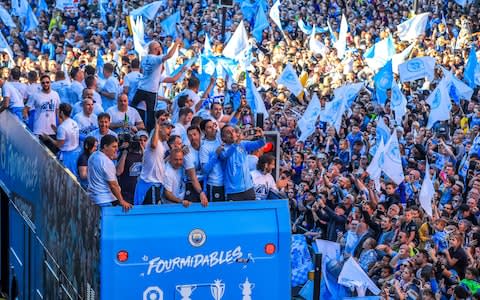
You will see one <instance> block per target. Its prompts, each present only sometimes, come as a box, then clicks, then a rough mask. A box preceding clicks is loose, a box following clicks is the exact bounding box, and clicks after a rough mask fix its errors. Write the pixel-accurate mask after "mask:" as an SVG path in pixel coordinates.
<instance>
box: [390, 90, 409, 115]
mask: <svg viewBox="0 0 480 300" xmlns="http://www.w3.org/2000/svg"><path fill="white" fill-rule="evenodd" d="M391 95H392V96H391V100H390V107H391V108H392V110H393V111H394V112H395V122H397V124H401V123H402V118H403V116H404V115H405V114H406V113H407V98H406V97H405V95H404V94H403V93H402V91H401V90H400V88H399V87H398V84H397V83H396V82H395V81H393V82H392V91H391Z"/></svg>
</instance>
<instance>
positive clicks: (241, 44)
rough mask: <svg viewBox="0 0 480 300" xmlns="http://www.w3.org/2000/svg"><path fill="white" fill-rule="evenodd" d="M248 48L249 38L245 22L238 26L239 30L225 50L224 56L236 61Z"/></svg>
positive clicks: (236, 30)
mask: <svg viewBox="0 0 480 300" xmlns="http://www.w3.org/2000/svg"><path fill="white" fill-rule="evenodd" d="M247 47H248V36H247V31H246V30H245V26H244V25H243V21H241V22H240V24H238V27H237V29H235V32H234V33H233V35H232V37H231V38H230V40H229V41H228V44H227V45H226V46H225V48H224V49H223V55H225V57H228V58H233V59H235V58H236V57H237V56H238V55H239V54H240V53H242V51H243V50H245V49H247Z"/></svg>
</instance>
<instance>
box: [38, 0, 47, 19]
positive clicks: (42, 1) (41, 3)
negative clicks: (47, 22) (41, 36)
mask: <svg viewBox="0 0 480 300" xmlns="http://www.w3.org/2000/svg"><path fill="white" fill-rule="evenodd" d="M42 11H44V12H47V13H48V5H47V2H46V1H45V0H39V1H38V7H37V16H38V15H40V12H42Z"/></svg>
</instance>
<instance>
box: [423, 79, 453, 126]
mask: <svg viewBox="0 0 480 300" xmlns="http://www.w3.org/2000/svg"><path fill="white" fill-rule="evenodd" d="M449 91H450V83H449V81H448V79H447V78H446V77H443V78H442V80H440V82H439V83H438V86H437V87H436V88H435V90H433V92H432V93H431V94H430V96H428V98H427V103H428V104H429V105H430V115H429V116H428V122H427V128H428V129H430V128H432V126H433V125H434V124H435V123H436V122H437V121H445V120H448V119H450V111H451V110H452V101H451V100H450V95H449Z"/></svg>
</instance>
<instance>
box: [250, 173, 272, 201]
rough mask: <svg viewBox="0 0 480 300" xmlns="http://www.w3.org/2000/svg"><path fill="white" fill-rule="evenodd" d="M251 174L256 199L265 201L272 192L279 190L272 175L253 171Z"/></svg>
mask: <svg viewBox="0 0 480 300" xmlns="http://www.w3.org/2000/svg"><path fill="white" fill-rule="evenodd" d="M250 174H251V175H252V180H253V188H254V189H255V198H256V199H257V200H265V199H267V196H268V193H269V192H270V190H275V191H277V190H278V189H277V185H276V184H275V180H274V179H273V176H272V174H270V173H268V174H263V173H262V172H260V171H259V170H255V171H252V172H250Z"/></svg>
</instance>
